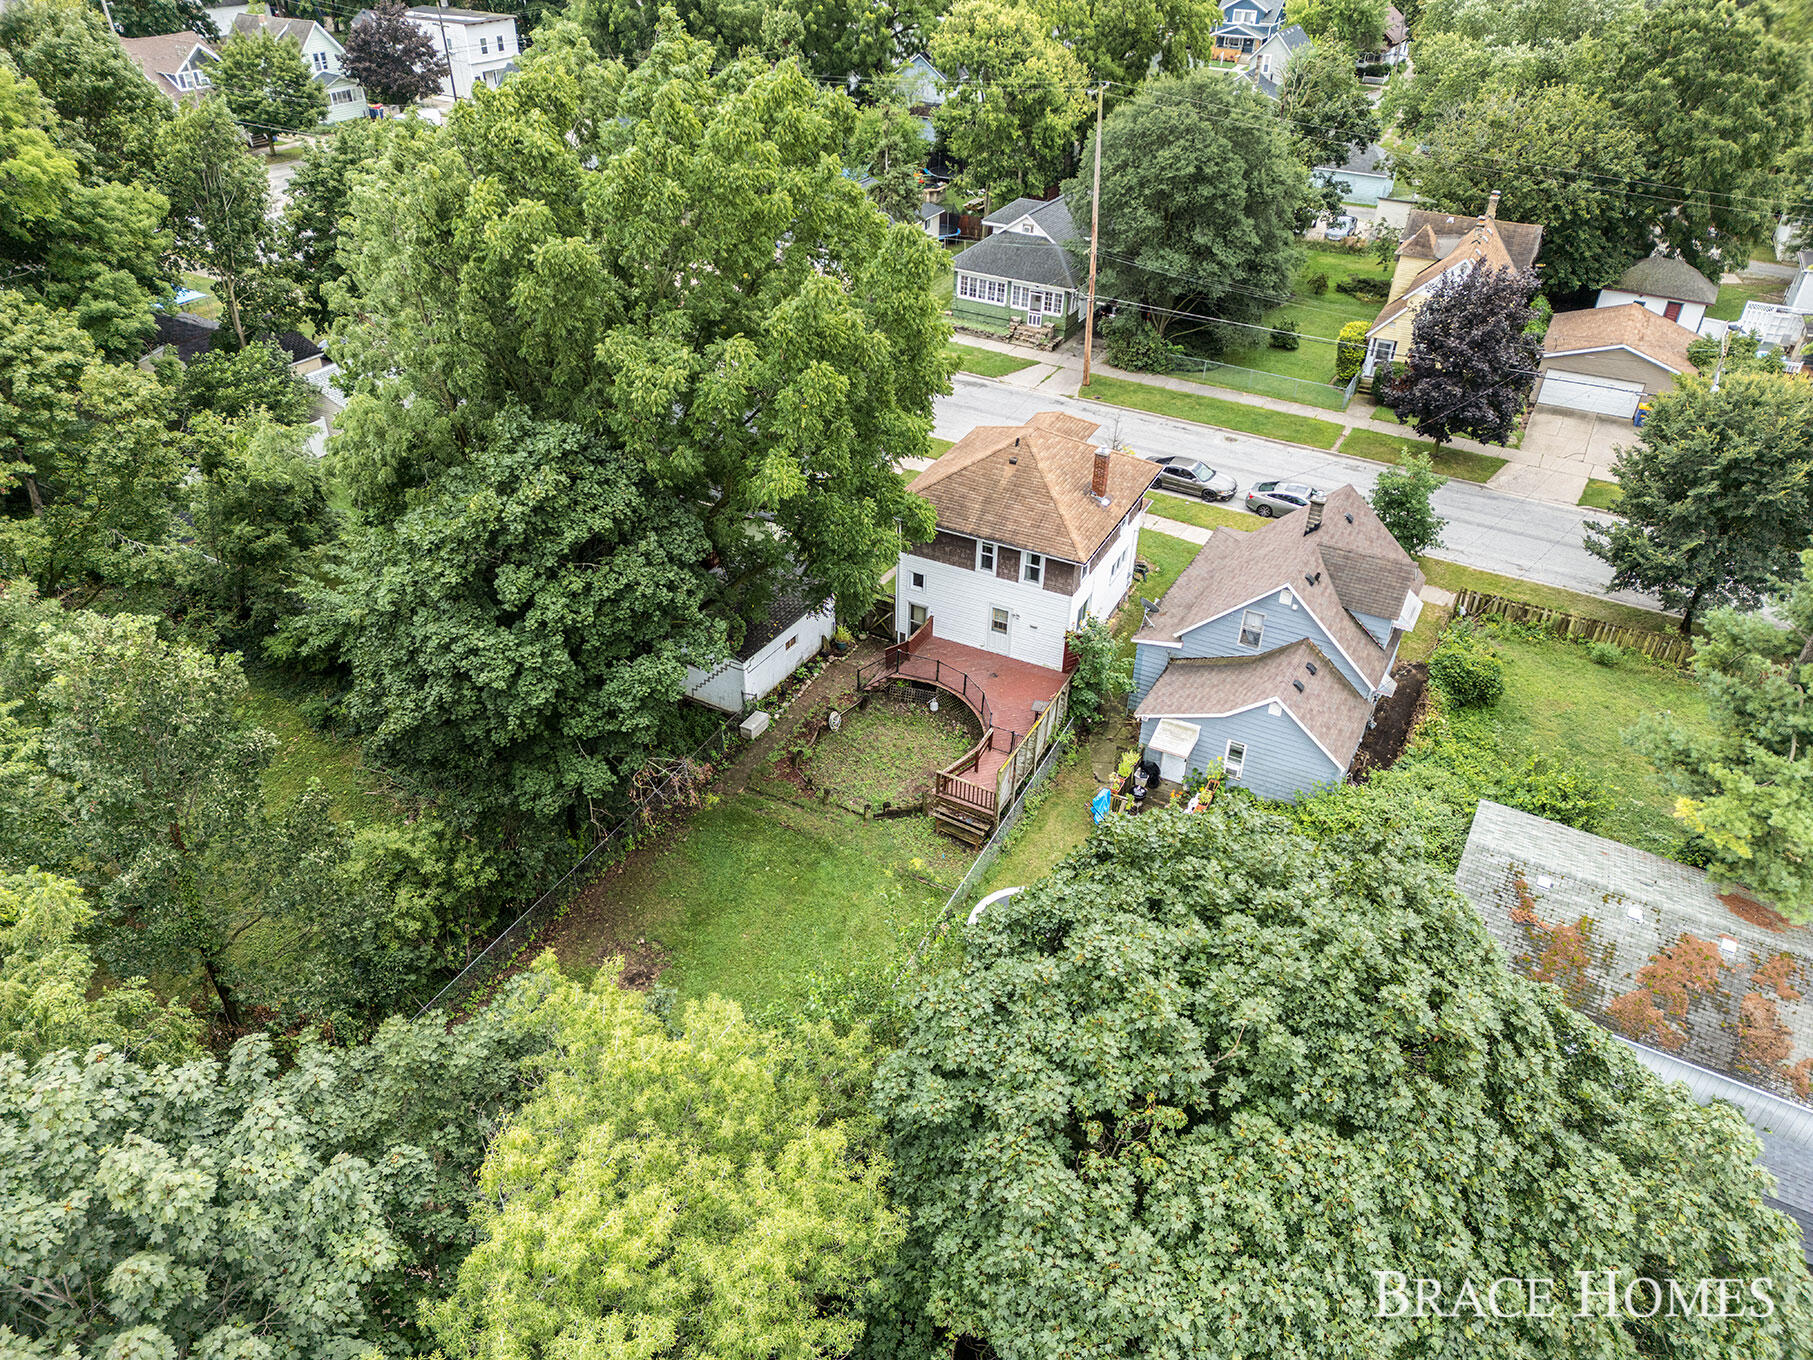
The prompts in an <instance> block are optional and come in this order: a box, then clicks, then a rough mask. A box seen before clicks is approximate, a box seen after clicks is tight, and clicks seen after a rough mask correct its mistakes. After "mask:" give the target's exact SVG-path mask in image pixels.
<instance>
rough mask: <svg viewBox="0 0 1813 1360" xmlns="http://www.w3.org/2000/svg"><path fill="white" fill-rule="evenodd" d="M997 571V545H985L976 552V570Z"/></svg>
mask: <svg viewBox="0 0 1813 1360" xmlns="http://www.w3.org/2000/svg"><path fill="white" fill-rule="evenodd" d="M994 569H995V545H994V544H992V543H984V544H982V545H981V546H980V547H979V548H978V549H977V550H976V570H977V571H993V570H994Z"/></svg>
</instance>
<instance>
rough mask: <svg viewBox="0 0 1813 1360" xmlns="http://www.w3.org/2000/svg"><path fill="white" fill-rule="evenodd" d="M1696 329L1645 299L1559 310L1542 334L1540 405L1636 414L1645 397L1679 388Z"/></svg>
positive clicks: (1690, 370)
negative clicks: (1654, 309) (1677, 383)
mask: <svg viewBox="0 0 1813 1360" xmlns="http://www.w3.org/2000/svg"><path fill="white" fill-rule="evenodd" d="M1695 338H1696V337H1695V335H1694V333H1693V332H1692V331H1690V330H1688V329H1687V328H1686V327H1685V326H1682V325H1678V324H1677V323H1675V322H1673V321H1670V320H1668V319H1667V318H1666V317H1662V316H1658V315H1657V314H1656V313H1655V312H1652V311H1651V310H1650V309H1649V308H1647V307H1645V306H1644V305H1643V304H1642V303H1640V302H1626V303H1624V304H1623V305H1621V306H1617V307H1592V308H1588V309H1587V310H1585V311H1580V312H1557V313H1556V314H1555V316H1554V319H1553V320H1551V321H1550V322H1549V329H1548V334H1547V335H1545V336H1544V337H1543V340H1542V361H1541V363H1540V364H1538V365H1537V369H1538V371H1539V372H1540V373H1541V374H1542V381H1541V384H1540V385H1539V386H1538V387H1537V389H1536V402H1537V404H1538V405H1540V406H1560V407H1565V408H1566V409H1568V410H1570V411H1584V412H1590V413H1592V414H1595V415H1602V416H1617V417H1619V418H1620V419H1624V420H1629V419H1630V418H1632V417H1633V416H1635V415H1636V413H1637V404H1638V403H1639V402H1641V401H1642V400H1643V398H1644V397H1646V396H1655V395H1656V394H1657V393H1660V392H1668V391H1672V390H1673V388H1674V385H1675V381H1676V379H1678V378H1679V377H1680V376H1681V375H1682V374H1683V373H1697V372H1698V371H1699V370H1698V369H1696V368H1695V367H1694V366H1693V364H1692V363H1691V362H1690V361H1689V360H1688V358H1687V346H1688V345H1690V344H1692V343H1693V341H1694V340H1695Z"/></svg>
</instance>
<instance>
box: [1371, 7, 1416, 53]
mask: <svg viewBox="0 0 1813 1360" xmlns="http://www.w3.org/2000/svg"><path fill="white" fill-rule="evenodd" d="M1409 60H1410V25H1409V23H1408V22H1406V21H1405V19H1404V16H1403V14H1402V13H1401V12H1400V11H1399V9H1398V7H1397V6H1396V5H1387V6H1386V7H1385V46H1384V47H1383V48H1382V49H1381V50H1380V51H1378V52H1377V53H1375V54H1373V56H1372V58H1371V61H1372V62H1374V63H1376V64H1381V65H1385V66H1397V65H1399V64H1401V63H1403V62H1406V61H1409Z"/></svg>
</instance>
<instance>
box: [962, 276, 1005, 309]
mask: <svg viewBox="0 0 1813 1360" xmlns="http://www.w3.org/2000/svg"><path fill="white" fill-rule="evenodd" d="M957 296H958V297H960V298H968V299H969V300H970V301H972V302H992V303H995V304H996V305H999V306H1004V305H1006V303H1007V299H1008V287H1007V281H1006V280H1005V279H984V278H978V277H977V276H976V275H974V274H959V275H957Z"/></svg>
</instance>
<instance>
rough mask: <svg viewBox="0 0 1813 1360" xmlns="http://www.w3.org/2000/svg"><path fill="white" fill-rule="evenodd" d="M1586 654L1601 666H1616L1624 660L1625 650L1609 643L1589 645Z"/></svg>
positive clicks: (1590, 643) (1591, 643) (1592, 643)
mask: <svg viewBox="0 0 1813 1360" xmlns="http://www.w3.org/2000/svg"><path fill="white" fill-rule="evenodd" d="M1586 654H1587V655H1588V656H1589V657H1591V658H1592V660H1593V662H1594V664H1595V665H1599V666H1615V665H1617V664H1618V663H1619V662H1620V661H1622V660H1624V649H1623V648H1622V647H1618V646H1615V645H1613V644H1612V643H1609V642H1589V643H1587V644H1586Z"/></svg>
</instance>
